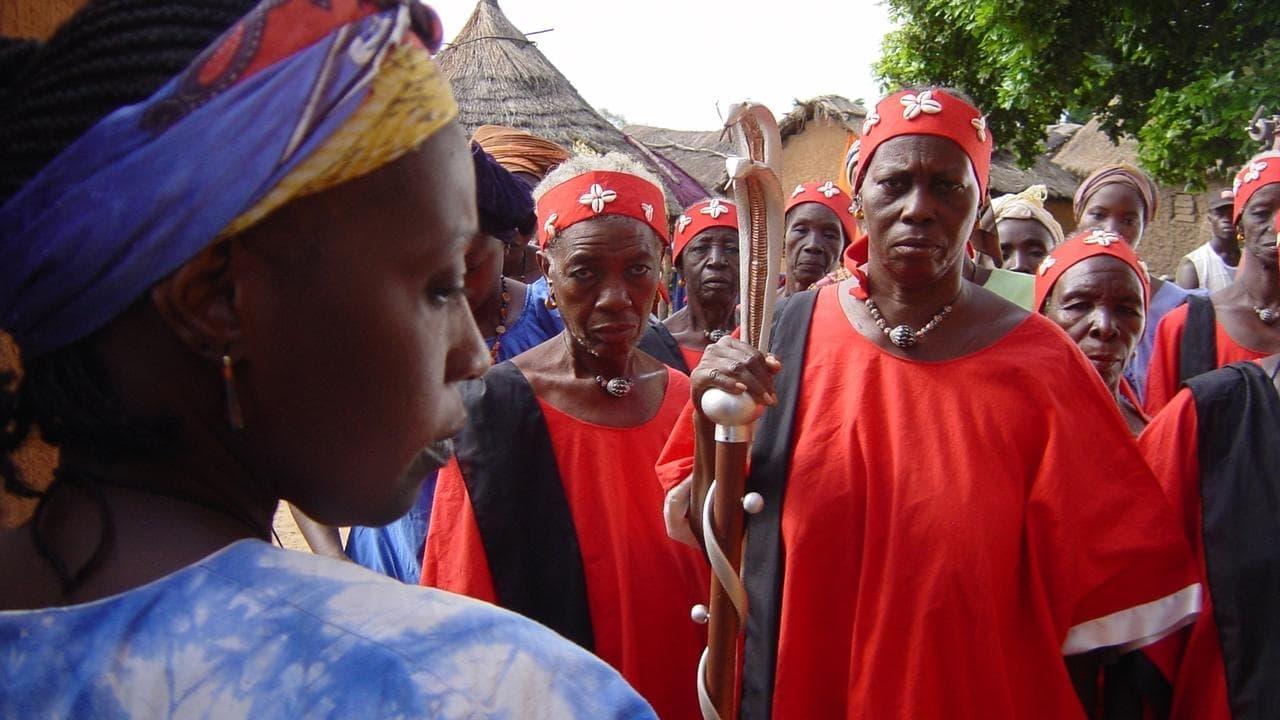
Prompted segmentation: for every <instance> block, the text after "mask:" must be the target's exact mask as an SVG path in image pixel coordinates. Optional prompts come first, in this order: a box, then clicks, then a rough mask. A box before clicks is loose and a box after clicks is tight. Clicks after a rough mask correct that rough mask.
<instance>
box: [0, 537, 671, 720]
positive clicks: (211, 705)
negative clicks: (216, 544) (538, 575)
mask: <svg viewBox="0 0 1280 720" xmlns="http://www.w3.org/2000/svg"><path fill="white" fill-rule="evenodd" d="M0 717H3V718H23V719H24V720H25V719H27V718H255V720H256V719H259V718H291V719H292V718H343V720H355V719H356V718H652V717H653V711H652V710H650V708H649V706H648V705H647V704H646V703H645V702H644V700H642V699H641V698H640V697H639V696H638V695H636V693H635V692H634V691H633V690H632V689H631V688H630V687H628V686H627V684H626V683H625V682H624V681H623V680H622V678H621V677H620V676H619V675H618V673H617V672H615V671H614V670H612V669H611V668H609V667H608V666H606V665H605V664H604V663H602V662H600V661H599V660H597V659H596V658H594V657H593V656H591V655H590V654H588V653H586V652H585V651H583V650H581V649H580V648H578V647H577V646H575V645H573V644H571V643H569V642H568V641H566V640H564V639H563V638H561V637H560V636H558V635H556V634H555V633H553V632H552V631H550V630H548V629H546V628H544V627H542V626H541V625H537V624H535V623H533V622H531V621H529V620H526V619H524V618H522V617H519V616H517V615H514V614H512V613H508V612H506V611H504V610H500V609H498V608H495V607H493V606H491V605H487V604H485V603H480V602H477V601H474V600H470V599H467V598H463V597H459V596H456V595H451V594H449V593H444V592H440V591H435V590H429V589H426V588H419V587H413V586H408V585H403V584H401V583H398V582H396V581H394V580H391V579H389V578H386V577H383V576H380V575H377V574H376V573H372V572H370V571H368V570H365V569H363V568H360V567H357V566H356V565H354V564H349V563H343V562H339V561H336V560H332V559H328V558H322V557H317V556H314V555H308V554H304V553H298V552H293V551H289V550H281V549H279V548H275V547H272V546H271V545H268V544H266V543H263V542H259V541H256V540H244V541H241V542H237V543H235V544H233V545H230V546H228V547H226V548H224V549H223V550H222V551H220V552H218V553H216V554H214V555H212V556H210V557H208V558H206V559H204V560H202V561H200V562H198V563H196V564H194V565H191V566H189V567H186V568H184V569H182V570H180V571H178V572H176V573H174V574H172V575H169V576H167V577H164V578H162V579H160V580H157V581H155V582H153V583H150V584H148V585H145V586H143V587H140V588H137V589H135V590H132V591H129V592H127V593H124V594H122V595H117V596H114V597H110V598H106V599H103V600H99V601H97V602H92V603H87V604H84V605H75V606H71V607H66V608H49V609H43V610H33V611H11V612H0Z"/></svg>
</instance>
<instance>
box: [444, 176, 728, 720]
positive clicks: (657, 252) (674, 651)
mask: <svg viewBox="0 0 1280 720" xmlns="http://www.w3.org/2000/svg"><path fill="white" fill-rule="evenodd" d="M534 196H535V198H536V199H537V207H538V242H539V243H540V244H541V246H542V251H541V252H540V254H539V259H540V260H539V262H540V263H541V265H542V267H543V271H544V273H545V275H546V277H547V280H548V282H549V283H550V286H551V287H550V293H551V295H550V299H551V301H552V302H553V303H554V304H556V305H557V306H558V307H559V310H560V315H561V317H563V318H564V324H565V330H564V332H562V333H561V334H559V335H557V336H555V337H553V338H551V339H550V340H548V341H546V342H545V343H543V344H541V345H539V346H537V347H535V348H533V349H531V350H529V351H527V352H525V353H522V354H520V355H517V356H516V357H515V358H513V359H511V360H509V361H507V362H503V363H500V364H498V365H495V366H494V367H493V368H491V369H490V370H489V371H488V372H487V373H486V374H485V376H484V378H483V383H477V384H475V385H473V386H472V387H470V388H469V389H468V390H464V394H463V401H464V404H465V405H466V408H467V414H468V421H467V425H466V426H465V428H464V429H463V431H462V433H461V434H460V435H459V436H458V438H457V441H456V448H457V459H456V461H454V462H452V463H450V464H449V465H447V466H446V467H445V469H444V470H442V471H441V473H440V478H439V481H438V485H437V486H436V495H435V504H434V506H433V508H432V514H431V525H430V531H429V533H428V535H427V546H426V556H425V559H424V562H423V574H422V582H423V584H425V585H431V586H434V587H439V588H443V589H445V590H452V591H454V592H458V593H462V594H464V595H470V596H472V597H477V598H480V599H482V600H488V601H490V602H494V603H496V604H498V605H501V606H503V607H506V608H508V609H510V610H514V611H516V612H518V613H521V614H523V615H526V616H528V617H531V618H533V619H534V620H537V621H539V622H541V623H543V624H545V625H547V626H549V627H551V628H552V629H553V630H556V631H557V632H559V633H560V634H561V635H564V636H565V637H567V638H569V639H571V640H573V641H575V642H577V643H578V644H580V645H582V646H583V647H585V648H587V649H589V650H591V651H593V652H594V653H595V654H596V655H598V656H599V657H600V658H601V659H603V660H604V661H605V662H607V663H609V664H610V665H612V666H613V667H614V668H616V669H617V670H618V671H619V672H621V673H622V676H623V677H624V678H626V679H627V680H628V681H629V682H630V683H631V684H632V685H633V686H634V687H635V688H636V689H637V690H638V691H639V692H640V694H641V695H642V696H643V697H644V698H645V699H647V700H648V701H649V702H650V703H652V704H653V706H654V709H655V710H656V711H657V713H658V715H659V717H662V718H677V719H678V718H694V717H697V715H698V709H697V696H696V693H695V685H694V680H695V670H696V667H697V661H698V655H699V651H700V649H701V647H702V644H703V642H704V640H703V638H702V632H701V628H698V627H697V626H694V625H693V624H692V623H690V622H689V616H688V608H689V607H690V606H691V605H692V604H693V603H695V602H697V601H698V599H699V598H700V597H701V596H702V595H703V594H704V593H705V592H706V587H707V585H706V583H707V574H706V571H705V570H704V569H703V567H702V562H701V561H700V559H699V557H698V555H697V553H696V552H694V551H693V550H692V549H691V548H688V547H684V546H682V545H677V544H675V543H671V542H669V541H668V540H667V537H666V534H665V528H664V526H663V521H662V517H661V516H660V515H659V513H657V512H654V511H653V508H655V507H659V506H660V505H661V504H662V488H661V486H660V485H659V484H658V482H657V478H656V477H655V476H654V469H653V468H654V462H655V461H656V459H657V457H658V454H659V453H660V452H661V450H662V447H663V444H664V443H665V441H666V439H667V437H668V435H669V434H670V433H671V429H672V427H673V426H674V425H675V422H676V418H677V417H678V416H679V414H680V408H681V406H683V405H684V403H685V401H686V399H687V398H688V397H689V380H688V378H686V377H685V376H684V375H683V374H681V373H679V372H678V371H675V370H671V369H669V368H668V367H666V366H664V365H662V364H661V363H659V362H658V361H657V360H655V359H654V358H652V357H650V356H649V355H647V354H645V353H644V352H642V351H640V350H638V349H637V347H636V345H637V342H638V341H639V340H640V336H641V334H642V333H643V332H644V330H645V328H646V325H647V320H648V317H649V308H651V307H652V306H653V299H654V296H655V294H656V293H657V289H658V282H659V276H658V267H659V263H660V260H661V257H662V253H663V251H664V250H665V241H666V237H667V228H666V221H667V216H666V210H665V207H664V205H663V194H662V190H661V189H660V187H659V186H658V184H657V181H656V180H654V179H653V178H652V177H651V176H649V174H648V173H647V172H645V171H644V170H643V169H641V168H640V167H639V166H638V165H637V164H636V163H635V161H633V160H631V159H630V158H627V157H626V156H623V155H617V154H611V155H606V156H604V157H603V158H575V159H571V160H569V161H568V162H566V163H565V164H564V165H561V166H560V167H559V168H557V169H556V170H555V171H553V172H552V173H551V174H549V175H548V176H547V177H546V179H545V180H543V182H542V183H541V184H540V185H539V186H538V188H537V189H536V190H535V192H534Z"/></svg>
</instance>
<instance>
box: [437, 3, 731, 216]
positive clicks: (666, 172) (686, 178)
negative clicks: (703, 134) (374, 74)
mask: <svg viewBox="0 0 1280 720" xmlns="http://www.w3.org/2000/svg"><path fill="white" fill-rule="evenodd" d="M436 60H437V62H439V64H440V69H441V71H443V73H444V76H445V77H446V78H448V79H449V82H450V83H451V84H452V85H453V94H454V96H455V97H456V98H457V100H458V107H459V120H460V122H461V123H462V125H463V126H464V127H465V128H466V129H467V132H473V131H474V130H475V129H476V128H477V127H479V126H481V125H485V124H489V123H492V124H497V125H509V126H511V127H515V128H520V129H521V130H526V131H528V132H531V133H533V134H535V135H538V136H540V137H545V138H547V139H549V140H554V141H555V142H558V143H560V144H561V145H563V146H565V147H566V148H568V149H569V150H570V151H573V152H581V151H583V150H584V149H585V150H590V151H594V152H598V153H606V152H610V151H617V152H623V153H627V154H629V155H633V156H638V157H639V159H640V160H641V162H643V163H644V164H645V165H647V166H648V167H649V169H651V170H653V171H654V172H655V173H657V174H658V176H659V178H661V179H662V180H663V182H664V183H666V185H667V190H668V193H669V194H670V195H671V196H672V197H671V198H669V199H672V200H675V201H676V202H678V203H680V205H681V207H683V206H684V205H687V204H690V203H693V202H695V201H697V200H699V199H701V198H703V197H705V196H706V194H707V192H706V190H705V189H704V188H703V187H702V186H701V184H700V183H698V182H697V181H696V180H695V179H694V178H693V177H692V176H690V175H688V174H687V173H685V172H684V171H683V170H682V169H681V168H680V167H679V166H678V165H676V164H675V163H673V162H670V159H669V158H668V159H666V161H664V160H662V159H660V158H658V157H656V156H655V155H654V154H653V153H652V152H651V151H650V150H649V149H647V148H644V147H643V146H642V145H640V144H639V143H632V142H629V141H628V139H627V137H626V136H625V135H624V134H623V133H622V131H620V130H618V129H617V128H616V127H614V126H613V125H611V124H610V123H609V121H608V120H605V119H604V117H603V116H601V115H600V113H598V112H596V110H595V109H594V108H593V107H591V105H590V104H589V103H588V102H587V101H586V100H584V99H583V98H582V96H581V95H579V94H578V91H577V90H575V89H574V87H573V85H572V84H571V83H570V82H569V80H568V78H566V77H565V76H564V75H563V74H562V73H561V72H560V71H559V70H558V69H556V67H555V65H552V64H551V61H550V60H548V59H547V57H546V56H545V55H543V54H542V51H540V50H538V47H537V45H536V44H535V43H534V42H533V41H531V40H529V38H527V37H525V35H524V33H522V32H520V30H519V29H518V28H517V27H516V26H515V25H513V24H512V23H511V21H510V20H508V19H507V16H506V15H504V14H503V12H502V9H501V8H499V7H498V2H497V0H480V2H478V3H476V9H475V12H473V13H472V14H471V17H470V18H469V19H468V20H467V22H466V24H465V25H463V26H462V30H460V31H459V32H458V35H457V37H455V38H454V39H453V42H451V43H449V45H448V46H447V47H446V48H445V49H444V50H442V51H441V52H440V54H439V55H437V56H436Z"/></svg>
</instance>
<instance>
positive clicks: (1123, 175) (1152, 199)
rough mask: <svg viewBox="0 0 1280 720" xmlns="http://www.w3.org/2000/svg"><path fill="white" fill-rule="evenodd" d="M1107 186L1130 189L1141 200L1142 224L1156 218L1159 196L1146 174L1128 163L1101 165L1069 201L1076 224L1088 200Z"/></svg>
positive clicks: (1154, 185) (1081, 184)
mask: <svg viewBox="0 0 1280 720" xmlns="http://www.w3.org/2000/svg"><path fill="white" fill-rule="evenodd" d="M1107 185H1124V186H1125V187H1129V188H1132V189H1133V191H1134V192H1136V193H1138V197H1140V198H1142V220H1143V224H1150V223H1151V220H1152V219H1153V218H1155V216H1156V208H1157V207H1158V206H1159V204H1160V194H1159V192H1158V191H1157V189H1156V184H1155V183H1154V182H1153V181H1152V180H1151V178H1149V177H1147V174H1146V173H1144V172H1142V171H1141V170H1139V169H1138V168H1136V167H1134V166H1132V165H1129V164H1128V163H1117V164H1113V165H1103V166H1102V167H1100V168H1098V169H1097V170H1094V171H1093V172H1092V173H1091V174H1090V175H1089V177H1087V178H1085V179H1084V182H1082V183H1080V187H1078V188H1076V195H1075V197H1074V198H1072V200H1071V210H1072V212H1074V213H1075V216H1076V222H1079V221H1080V217H1081V216H1082V215H1084V210H1085V206H1086V205H1087V204H1088V203H1089V198H1091V197H1093V195H1094V193H1096V192H1098V191H1099V190H1101V189H1102V188H1104V187H1106V186H1107Z"/></svg>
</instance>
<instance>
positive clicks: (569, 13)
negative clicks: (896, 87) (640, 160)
mask: <svg viewBox="0 0 1280 720" xmlns="http://www.w3.org/2000/svg"><path fill="white" fill-rule="evenodd" d="M428 2H429V4H430V5H431V6H432V7H434V8H435V9H436V11H437V12H439V13H440V17H441V19H442V20H443V21H444V35H445V39H446V41H448V40H452V39H453V36H454V35H456V34H457V33H458V30H459V29H461V28H462V25H463V23H465V22H466V21H467V18H468V17H470V16H471V12H472V10H474V8H475V2H474V0H428ZM499 2H500V4H501V6H502V11H503V12H504V13H505V14H506V16H507V17H508V18H510V20H511V22H513V23H515V25H516V27H518V28H520V30H521V31H523V32H525V33H533V32H535V31H537V30H544V29H547V28H554V31H553V32H549V33H544V34H540V35H534V36H533V37H531V38H530V39H531V40H533V41H535V42H537V44H538V48H539V49H540V50H542V53H543V54H544V55H546V56H547V58H549V59H550V60H551V62H552V63H554V64H555V65H556V67H558V68H559V69H560V72H562V73H564V74H565V76H566V77H568V78H569V82H571V83H573V85H574V87H576V88H577V89H578V92H579V93H581V94H582V96H583V97H584V98H586V100H587V102H589V103H591V104H592V105H593V106H594V107H595V108H596V109H601V108H605V109H608V110H610V111H611V112H614V113H617V114H619V115H622V116H623V117H625V118H626V119H627V121H628V122H630V123H636V124H644V125H657V126H660V127H667V128H673V129H676V130H711V129H714V128H718V127H719V126H720V124H721V123H720V116H719V114H718V113H717V110H716V105H717V103H718V104H719V107H720V109H721V111H726V110H728V108H729V106H730V105H732V104H733V103H735V102H739V101H742V100H745V99H752V100H756V101H759V102H763V103H765V104H766V105H768V106H769V108H770V109H772V110H773V111H774V114H776V115H781V114H783V113H785V112H787V111H788V110H790V109H791V105H792V101H793V100H794V99H797V98H799V99H807V98H811V97H814V96H816V95H825V94H836V95H844V96H845V97H848V98H850V99H857V98H862V99H864V100H865V101H868V102H873V101H874V100H875V99H876V98H877V97H878V96H879V88H878V86H877V84H876V82H875V80H874V79H873V78H872V74H871V64H872V63H873V62H875V60H876V58H877V57H878V56H879V53H880V38H881V37H882V36H883V35H884V34H885V32H887V31H888V30H889V28H890V27H891V25H890V22H889V17H888V11H887V10H886V9H885V8H884V7H881V6H880V3H878V2H875V1H874V0H854V1H852V2H831V0H826V1H825V2H819V1H818V0H786V1H785V2H777V3H774V2H760V1H759V0H756V1H749V2H743V1H742V0H738V1H736V2H734V1H731V0H638V1H637V2H608V1H607V0H595V1H594V2H589V1H588V0H542V1H536V0H499Z"/></svg>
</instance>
